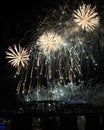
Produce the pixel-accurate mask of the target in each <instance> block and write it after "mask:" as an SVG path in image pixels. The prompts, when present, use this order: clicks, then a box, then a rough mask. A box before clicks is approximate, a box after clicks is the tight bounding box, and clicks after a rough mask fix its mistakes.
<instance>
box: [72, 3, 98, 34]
mask: <svg viewBox="0 0 104 130" xmlns="http://www.w3.org/2000/svg"><path fill="white" fill-rule="evenodd" d="M73 16H74V22H75V23H76V24H77V25H78V26H80V27H81V28H82V29H84V30H86V31H87V32H90V31H93V30H94V29H95V27H96V26H98V25H99V16H98V13H97V12H96V7H94V8H91V5H90V4H89V5H86V4H84V3H83V5H82V6H80V7H79V9H77V10H74V12H73Z"/></svg>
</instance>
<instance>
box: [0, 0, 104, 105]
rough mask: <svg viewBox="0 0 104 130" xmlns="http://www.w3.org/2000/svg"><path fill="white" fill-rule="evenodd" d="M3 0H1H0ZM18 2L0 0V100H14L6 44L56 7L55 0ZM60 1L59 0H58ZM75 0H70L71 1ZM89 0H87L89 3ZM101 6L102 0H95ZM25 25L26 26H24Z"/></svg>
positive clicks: (13, 70) (11, 72) (13, 88)
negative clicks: (0, 0)
mask: <svg viewBox="0 0 104 130" xmlns="http://www.w3.org/2000/svg"><path fill="white" fill-rule="evenodd" d="M2 1H3V0H2ZM34 1H35V2H34V3H31V2H30V1H29V2H27V1H25V2H24V3H23V2H20V1H15V0H14V1H13V2H7V1H5V0H4V1H3V2H0V102H1V103H4V104H5V103H8V102H10V103H12V102H13V101H14V97H15V96H14V95H15V93H14V92H15V87H14V86H16V81H15V79H13V74H14V73H15V69H13V68H12V67H11V66H9V65H7V61H6V60H5V51H6V49H7V47H8V45H12V44H13V43H14V42H16V41H19V39H21V38H22V37H23V35H24V33H25V32H26V31H27V30H31V29H32V27H34V24H35V23H36V22H37V20H38V18H39V17H40V16H41V17H42V16H44V15H46V12H47V10H49V9H50V7H55V6H56V7H57V3H58V2H57V3H56V1H57V0H34ZM59 1H61V0H59ZM73 1H74V2H75V1H76V0H70V2H71V4H72V2H73ZM90 1H91V0H87V2H88V3H89V2H90ZM95 2H96V3H98V4H99V5H98V7H99V8H100V7H101V8H102V7H103V5H104V1H103V0H95ZM25 25H26V26H25Z"/></svg>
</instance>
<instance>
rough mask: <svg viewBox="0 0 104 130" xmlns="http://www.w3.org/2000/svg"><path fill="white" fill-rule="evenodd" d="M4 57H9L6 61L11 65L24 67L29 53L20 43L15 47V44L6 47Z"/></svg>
mask: <svg viewBox="0 0 104 130" xmlns="http://www.w3.org/2000/svg"><path fill="white" fill-rule="evenodd" d="M6 58H7V59H10V60H9V61H8V63H10V64H11V65H12V66H14V67H16V68H18V67H19V66H22V67H25V65H27V64H28V60H29V54H28V51H27V49H25V48H22V47H21V46H20V45H19V47H18V48H17V46H16V45H14V46H13V48H12V47H8V51H6Z"/></svg>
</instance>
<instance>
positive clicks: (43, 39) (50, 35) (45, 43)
mask: <svg viewBox="0 0 104 130" xmlns="http://www.w3.org/2000/svg"><path fill="white" fill-rule="evenodd" d="M62 44H63V38H62V36H60V35H58V34H57V33H55V32H47V33H46V32H44V33H43V34H42V35H41V36H40V37H39V38H38V40H37V43H36V45H37V46H38V47H39V50H40V51H42V52H43V53H44V55H50V54H51V53H54V52H56V51H58V50H60V49H61V47H62Z"/></svg>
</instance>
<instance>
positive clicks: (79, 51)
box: [7, 4, 100, 100]
mask: <svg viewBox="0 0 104 130" xmlns="http://www.w3.org/2000/svg"><path fill="white" fill-rule="evenodd" d="M95 10H96V8H95V7H94V8H91V5H85V4H83V5H82V6H80V7H79V9H78V10H75V11H74V13H73V16H74V21H73V20H72V17H71V16H72V10H71V11H70V6H69V5H62V7H60V8H58V9H55V10H53V11H52V12H51V13H50V15H49V16H47V17H45V18H44V19H43V21H42V22H41V23H40V25H39V26H38V28H37V32H38V33H37V32H36V34H35V36H36V35H37V36H36V37H35V36H33V37H34V40H33V41H31V44H29V47H30V50H29V52H30V53H29V55H28V53H27V51H26V52H25V54H26V60H25V62H26V63H25V62H24V60H22V63H21V60H20V59H21V58H20V57H19V53H20V49H19V50H18V53H17V51H16V50H17V49H16V46H15V48H14V49H12V48H9V51H10V52H8V53H7V54H9V55H8V58H9V59H10V61H9V63H11V64H12V65H13V66H20V64H21V66H23V67H24V66H25V64H27V63H28V60H27V59H28V57H29V56H30V61H29V63H28V66H27V67H26V69H21V73H20V76H19V78H18V79H19V82H18V84H17V89H16V90H17V92H18V93H21V92H22V94H24V95H25V94H28V96H30V95H31V92H33V91H35V93H34V95H33V98H32V99H33V100H39V99H40V100H43V98H44V100H47V99H49V98H51V97H52V99H53V100H61V99H64V97H65V96H66V93H67V97H66V98H71V97H73V93H74V91H75V93H76V94H79V93H80V92H79V93H77V92H78V91H77V90H78V89H79V88H78V86H80V84H81V83H82V81H83V80H86V81H87V80H88V79H89V78H90V76H92V71H89V70H91V69H92V70H93V68H94V70H95V69H97V66H96V65H97V61H98V58H97V57H96V56H97V49H95V45H96V48H100V47H99V44H95V43H96V42H97V43H98V40H99V39H98V36H99V35H96V34H97V31H96V30H95V28H96V27H97V26H98V24H99V16H98V13H97V12H96V11H95ZM74 22H75V23H76V24H77V25H79V26H80V27H81V28H82V29H84V30H86V31H88V32H89V31H91V33H92V31H93V33H92V35H90V33H84V32H83V31H80V30H79V26H76V25H75V23H74ZM94 32H95V33H94ZM33 34H34V33H33ZM96 36H97V37H96ZM24 51H25V50H24ZM16 56H17V57H18V58H19V60H16V59H17V57H16ZM14 59H15V60H16V61H15V60H14ZM24 59H25V58H24ZM91 67H92V68H91ZM84 70H85V71H84ZM68 85H69V87H67V86H68ZM43 86H44V87H43ZM70 91H72V95H71V93H70ZM79 95H80V94H79ZM74 97H76V95H75V96H74Z"/></svg>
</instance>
